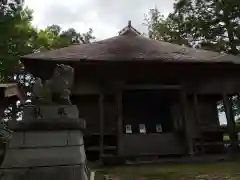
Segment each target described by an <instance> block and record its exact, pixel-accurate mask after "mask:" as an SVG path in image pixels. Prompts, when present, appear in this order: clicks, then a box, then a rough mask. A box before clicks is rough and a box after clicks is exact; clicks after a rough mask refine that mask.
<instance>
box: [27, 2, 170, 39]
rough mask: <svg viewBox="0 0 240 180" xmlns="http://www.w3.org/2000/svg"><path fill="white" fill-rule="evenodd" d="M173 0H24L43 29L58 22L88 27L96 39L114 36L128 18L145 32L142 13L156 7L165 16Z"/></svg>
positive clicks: (62, 25) (67, 26)
mask: <svg viewBox="0 0 240 180" xmlns="http://www.w3.org/2000/svg"><path fill="white" fill-rule="evenodd" d="M173 2H174V0H120V1H115V0H68V1H66V0H41V1H40V0H25V5H26V6H28V7H29V8H30V9H33V10H34V21H33V24H34V26H37V27H39V28H44V27H46V26H47V25H52V24H58V25H60V26H61V27H63V29H67V28H70V27H73V28H75V29H76V30H77V31H79V32H85V31H87V30H88V29H89V28H92V29H93V31H94V35H95V36H96V37H97V39H104V38H107V37H111V36H115V35H117V33H118V31H119V30H120V29H121V28H123V27H124V26H126V25H127V22H128V20H131V21H132V24H133V26H134V27H135V28H137V29H138V30H139V31H141V32H147V31H146V30H147V29H146V27H144V26H143V25H142V23H143V22H144V14H146V13H148V11H149V9H150V8H154V7H155V6H157V8H158V9H159V10H160V11H161V12H162V13H163V14H165V15H167V14H168V13H169V12H171V11H172V9H173Z"/></svg>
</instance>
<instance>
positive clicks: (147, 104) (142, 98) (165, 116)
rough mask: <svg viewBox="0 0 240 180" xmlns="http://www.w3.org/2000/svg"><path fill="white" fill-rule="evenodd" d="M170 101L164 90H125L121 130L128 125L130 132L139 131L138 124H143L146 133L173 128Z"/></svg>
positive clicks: (167, 130) (168, 130) (166, 130)
mask: <svg viewBox="0 0 240 180" xmlns="http://www.w3.org/2000/svg"><path fill="white" fill-rule="evenodd" d="M170 104H171V103H170V101H169V98H168V96H167V94H166V93H165V92H164V91H160V90H159V91H157V90H150V91H139V90H138V91H126V92H124V93H123V125H124V127H123V130H124V132H125V133H126V129H125V128H126V126H128V125H130V126H131V128H132V133H140V130H139V126H141V125H142V126H143V125H144V126H145V128H146V133H159V132H158V131H157V128H156V127H157V126H159V125H160V126H161V128H162V132H161V133H164V132H170V131H172V130H173V122H172V118H171V112H170Z"/></svg>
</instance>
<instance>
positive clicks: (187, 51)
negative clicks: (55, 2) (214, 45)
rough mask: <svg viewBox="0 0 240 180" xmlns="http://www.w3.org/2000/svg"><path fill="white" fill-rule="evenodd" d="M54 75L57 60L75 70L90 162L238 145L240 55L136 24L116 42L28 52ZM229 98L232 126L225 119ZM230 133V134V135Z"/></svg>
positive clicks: (30, 62) (42, 71) (34, 66)
mask: <svg viewBox="0 0 240 180" xmlns="http://www.w3.org/2000/svg"><path fill="white" fill-rule="evenodd" d="M21 61H22V62H23V63H24V65H25V69H26V71H27V72H30V73H32V74H33V75H34V76H36V77H41V78H43V79H47V78H49V77H50V76H51V73H52V72H53V69H54V67H55V65H56V64H68V65H71V66H72V67H74V68H75V84H74V87H73V89H72V96H71V98H72V102H73V104H74V105H77V107H78V108H79V115H80V116H81V117H83V118H85V120H86V122H87V132H86V134H85V146H86V153H87V156H88V159H89V160H93V161H95V160H99V159H102V158H104V157H116V158H117V157H138V156H158V157H162V156H163V157H164V156H184V155H189V154H191V155H194V154H198V153H205V154H208V153H209V154H210V153H215V154H216V153H223V152H225V150H224V143H223V135H224V133H228V134H229V136H230V144H231V149H232V150H234V151H231V152H235V151H236V150H237V148H238V139H237V132H236V128H235V122H234V114H233V110H232V99H231V98H230V97H232V96H234V95H237V94H239V93H240V57H238V56H233V55H227V54H220V53H217V52H211V51H206V50H200V49H194V48H189V47H185V46H180V45H176V44H171V43H167V42H163V41H157V40H151V39H148V38H147V37H145V36H143V35H141V33H140V32H138V31H137V30H136V29H135V28H133V27H132V25H131V23H129V24H128V26H126V27H125V28H123V29H122V30H121V31H120V32H119V35H118V36H116V37H111V38H109V39H105V40H101V41H97V42H93V43H89V44H78V45H72V46H69V47H66V48H61V49H57V50H51V51H46V52H40V53H34V54H30V55H26V56H23V57H21ZM220 101H222V102H223V104H224V109H225V112H226V117H227V128H222V127H221V126H220V123H219V117H218V110H217V104H218V103H219V102H220ZM225 131H226V132H225Z"/></svg>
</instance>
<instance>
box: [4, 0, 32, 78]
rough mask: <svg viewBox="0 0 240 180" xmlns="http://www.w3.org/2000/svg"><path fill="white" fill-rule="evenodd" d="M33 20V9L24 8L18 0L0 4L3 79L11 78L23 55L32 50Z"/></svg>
mask: <svg viewBox="0 0 240 180" xmlns="http://www.w3.org/2000/svg"><path fill="white" fill-rule="evenodd" d="M31 20H32V11H31V10H29V9H27V8H26V9H23V7H22V5H21V4H18V3H17V2H16V1H15V2H12V1H11V2H7V1H6V2H5V4H0V49H1V52H0V64H1V66H0V68H1V74H0V77H1V79H0V80H1V81H6V80H9V75H10V74H12V73H13V72H14V71H16V69H17V68H19V66H20V63H19V61H18V59H19V57H20V56H21V55H24V54H27V53H30V52H32V51H31V48H30V47H29V40H30V39H31V37H32V34H33V29H32V27H31V24H30V21H31Z"/></svg>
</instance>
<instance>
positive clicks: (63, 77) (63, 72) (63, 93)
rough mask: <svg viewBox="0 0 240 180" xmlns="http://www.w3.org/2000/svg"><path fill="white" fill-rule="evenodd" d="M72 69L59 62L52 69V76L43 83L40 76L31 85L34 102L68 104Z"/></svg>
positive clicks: (72, 75) (72, 77)
mask: <svg viewBox="0 0 240 180" xmlns="http://www.w3.org/2000/svg"><path fill="white" fill-rule="evenodd" d="M73 80H74V69H73V68H72V67H70V66H67V65H64V64H60V65H57V67H56V68H55V70H54V73H53V76H52V77H51V78H50V79H49V80H46V81H45V82H44V83H43V82H42V80H41V79H40V78H37V79H36V82H35V84H34V85H33V94H34V97H35V102H34V103H35V104H52V103H56V104H61V105H70V104H71V101H70V97H69V96H70V94H71V92H70V88H71V87H72V85H73Z"/></svg>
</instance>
